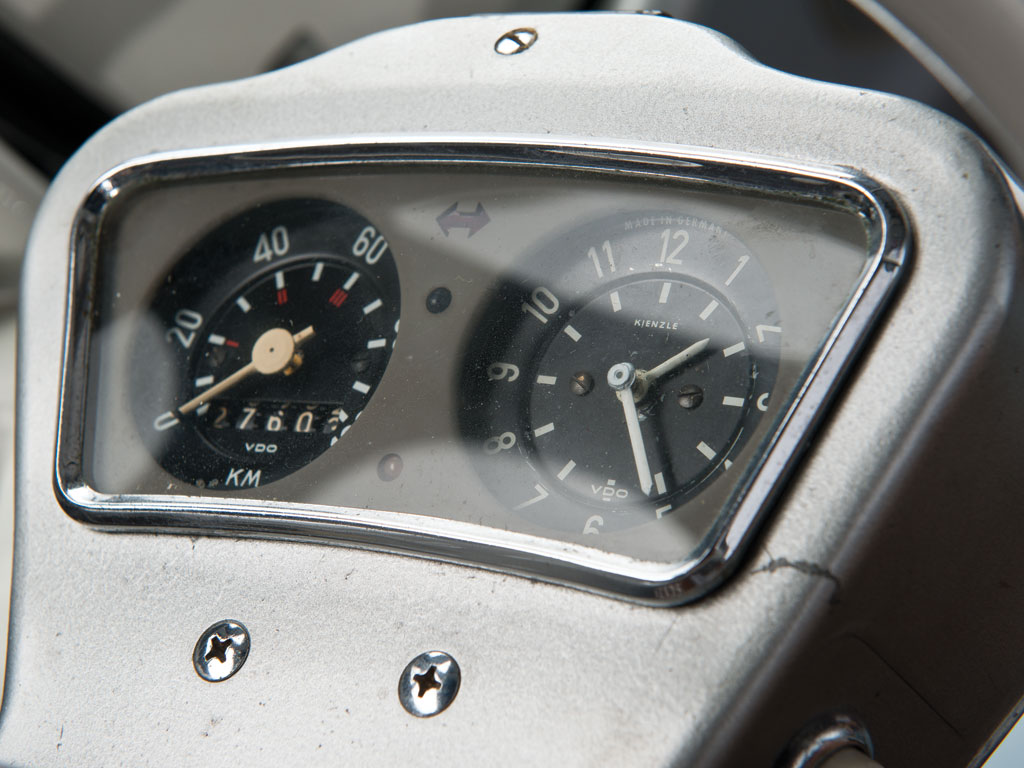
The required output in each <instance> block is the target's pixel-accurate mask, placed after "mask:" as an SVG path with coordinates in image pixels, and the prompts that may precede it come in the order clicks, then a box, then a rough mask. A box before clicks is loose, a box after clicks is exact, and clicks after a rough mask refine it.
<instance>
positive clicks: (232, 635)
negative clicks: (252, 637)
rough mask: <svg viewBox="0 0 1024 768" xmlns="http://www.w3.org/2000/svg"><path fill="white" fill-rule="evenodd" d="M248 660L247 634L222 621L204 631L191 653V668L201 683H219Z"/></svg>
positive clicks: (238, 624) (229, 621) (237, 624)
mask: <svg viewBox="0 0 1024 768" xmlns="http://www.w3.org/2000/svg"><path fill="white" fill-rule="evenodd" d="M247 658H249V630H247V629H246V628H245V626H244V625H243V624H242V623H241V622H239V621H233V620H232V619H225V620H224V621H218V622H217V623H216V624H213V625H211V626H210V627H207V629H206V631H205V632H203V634H201V635H200V636H199V640H198V641H196V647H195V648H194V649H193V650H192V666H194V667H195V668H196V674H197V675H199V676H200V677H201V678H203V680H208V681H209V682H211V683H219V682H221V681H222V680H227V679H228V678H229V677H231V676H232V675H233V674H235V672H237V671H238V670H240V669H241V668H242V665H243V664H245V660H246V659H247Z"/></svg>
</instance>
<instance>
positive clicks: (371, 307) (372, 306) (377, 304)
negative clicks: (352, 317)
mask: <svg viewBox="0 0 1024 768" xmlns="http://www.w3.org/2000/svg"><path fill="white" fill-rule="evenodd" d="M383 305H384V302H383V301H381V300H380V299H374V300H373V301H371V302H370V303H369V304H367V305H366V306H365V307H363V314H364V315H368V314H370V313H371V312H373V311H374V310H375V309H380V308H381V307H382V306H383Z"/></svg>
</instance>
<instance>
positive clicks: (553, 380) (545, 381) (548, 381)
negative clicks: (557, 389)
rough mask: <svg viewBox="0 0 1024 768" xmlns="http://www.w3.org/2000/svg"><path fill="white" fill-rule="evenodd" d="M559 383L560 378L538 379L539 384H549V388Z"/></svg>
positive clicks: (541, 377)
mask: <svg viewBox="0 0 1024 768" xmlns="http://www.w3.org/2000/svg"><path fill="white" fill-rule="evenodd" d="M557 381H558V377H557V376H538V377H537V383H538V384H547V385H548V386H552V385H554V384H555V383H556V382H557Z"/></svg>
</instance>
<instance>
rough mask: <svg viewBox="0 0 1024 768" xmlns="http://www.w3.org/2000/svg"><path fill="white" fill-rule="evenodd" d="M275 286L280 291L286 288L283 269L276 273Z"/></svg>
mask: <svg viewBox="0 0 1024 768" xmlns="http://www.w3.org/2000/svg"><path fill="white" fill-rule="evenodd" d="M274 286H275V287H276V288H277V290H279V291H280V290H281V289H282V288H284V272H282V271H281V270H278V271H277V272H275V273H274Z"/></svg>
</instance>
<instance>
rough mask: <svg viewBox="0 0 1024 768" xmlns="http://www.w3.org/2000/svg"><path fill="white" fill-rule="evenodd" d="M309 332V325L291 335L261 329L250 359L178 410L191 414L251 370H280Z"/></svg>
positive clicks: (310, 331) (282, 330)
mask: <svg viewBox="0 0 1024 768" xmlns="http://www.w3.org/2000/svg"><path fill="white" fill-rule="evenodd" d="M312 335H313V326H312V325H310V326H307V327H305V328H303V329H302V330H301V331H299V332H298V333H296V334H294V335H293V334H292V333H291V332H290V331H289V330H288V329H287V328H271V329H270V330H269V331H266V332H264V333H263V334H262V335H260V337H259V338H258V339H256V343H255V344H253V345H252V359H251V360H250V361H249V362H248V363H246V364H245V365H243V366H242V367H241V368H239V369H238V370H237V371H235V372H234V373H232V374H231V375H230V376H226V377H225V378H223V379H221V380H220V381H218V382H217V383H216V384H214V385H213V386H211V387H209V388H208V389H205V390H203V391H202V392H200V393H199V394H198V395H196V396H195V397H193V398H192V399H191V400H189V401H188V402H187V403H185V404H184V405H183V406H181V408H179V409H178V413H181V414H187V413H191V412H192V411H194V410H195V409H196V408H198V407H199V406H201V405H202V404H203V403H206V402H209V401H210V400H212V399H213V398H215V397H217V395H219V394H221V393H222V392H226V391H227V390H229V389H231V387H233V386H235V385H236V384H238V382H240V381H242V380H243V379H245V378H247V377H248V376H250V375H251V374H253V373H262V374H264V375H267V374H271V373H280V372H281V371H283V370H284V369H285V368H287V367H288V363H289V362H291V359H292V357H293V356H294V354H295V348H296V347H297V346H299V345H300V344H301V343H302V342H304V341H305V340H306V339H308V338H309V337H310V336H312Z"/></svg>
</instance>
